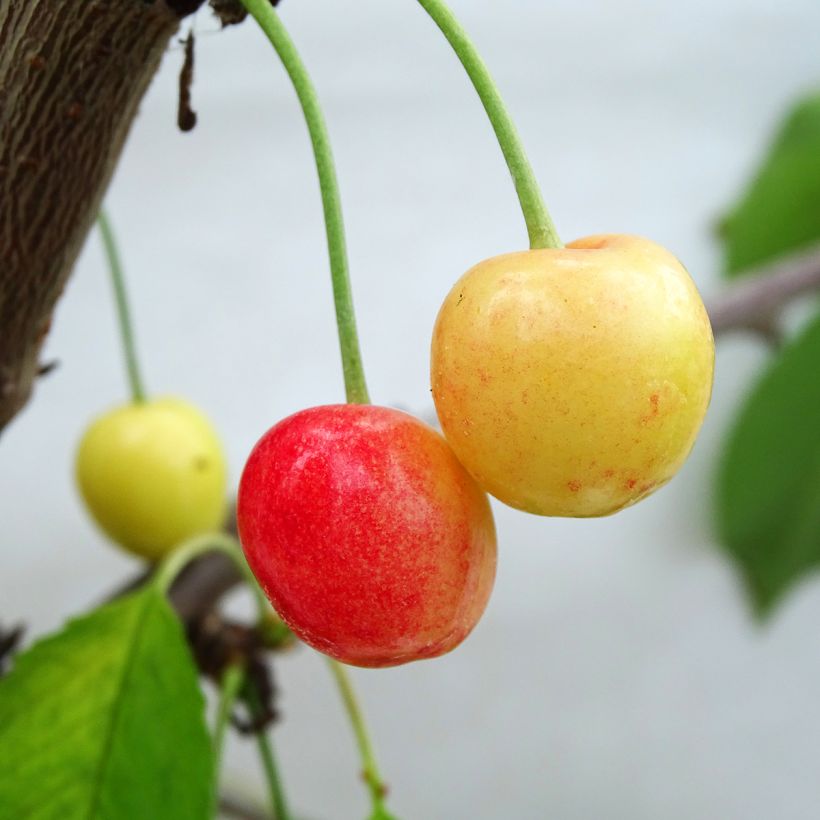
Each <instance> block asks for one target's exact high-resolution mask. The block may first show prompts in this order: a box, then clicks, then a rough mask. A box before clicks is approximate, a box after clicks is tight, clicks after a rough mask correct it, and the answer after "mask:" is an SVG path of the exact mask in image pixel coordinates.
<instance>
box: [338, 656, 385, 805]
mask: <svg viewBox="0 0 820 820" xmlns="http://www.w3.org/2000/svg"><path fill="white" fill-rule="evenodd" d="M326 660H327V663H328V666H329V667H330V671H331V672H332V673H333V677H334V678H335V680H336V685H337V687H338V689H339V694H340V695H341V696H342V702H343V703H344V707H345V711H346V712H347V716H348V718H349V719H350V724H351V726H352V727H353V734H354V735H355V736H356V744H357V745H358V747H359V755H360V757H361V761H362V777H363V778H364V781H365V783H366V784H367V788H368V789H369V791H370V799H371V803H372V806H373V815H372V817H373V818H377V817H379V818H388V817H390V815H389V814H388V812H387V809H386V808H385V805H384V798H385V795H386V794H387V788H386V786H385V784H384V781H383V780H382V778H381V775H380V774H379V767H378V764H377V763H376V755H375V754H374V752H373V744H372V743H371V741H370V736H369V734H368V731H367V724H366V723H365V719H364V714H363V713H362V709H361V706H359V702H358V699H357V698H356V692H355V690H354V688H353V681H352V680H351V679H350V675H349V674H348V672H347V668H346V667H345V666H344V665H343V664H341V663H339V662H338V661H337V660H334V659H333V658H327V659H326Z"/></svg>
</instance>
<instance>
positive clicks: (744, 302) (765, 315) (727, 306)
mask: <svg viewBox="0 0 820 820" xmlns="http://www.w3.org/2000/svg"><path fill="white" fill-rule="evenodd" d="M813 291H820V244H818V245H813V246H811V247H809V248H807V249H805V250H802V251H800V252H798V253H795V254H792V255H790V256H787V257H783V258H782V259H779V260H777V262H775V263H773V264H770V265H766V266H764V267H761V268H758V269H757V270H755V271H753V272H751V273H748V274H746V275H744V276H743V277H742V278H740V279H738V280H736V281H735V282H734V283H733V284H732V285H730V286H729V287H728V288H727V289H726V291H725V293H724V294H723V295H722V296H721V297H719V298H718V299H717V300H716V301H715V302H714V303H713V304H712V305H711V306H710V308H709V317H710V318H711V320H712V329H713V330H714V333H715V336H720V335H722V334H725V333H728V332H730V331H733V330H747V331H753V332H757V333H759V332H761V329H762V328H766V327H767V326H768V325H769V324H770V322H771V321H772V320H773V319H774V318H776V315H777V313H778V312H779V311H780V310H781V309H782V308H784V307H785V306H786V305H787V304H788V303H789V302H791V301H792V300H794V299H796V298H797V297H799V296H804V295H806V294H808V293H811V292H813Z"/></svg>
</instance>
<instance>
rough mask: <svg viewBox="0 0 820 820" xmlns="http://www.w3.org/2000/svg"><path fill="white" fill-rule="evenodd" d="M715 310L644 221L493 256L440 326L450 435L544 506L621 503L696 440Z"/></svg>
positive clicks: (440, 373) (521, 503)
mask: <svg viewBox="0 0 820 820" xmlns="http://www.w3.org/2000/svg"><path fill="white" fill-rule="evenodd" d="M714 355H715V352H714V341H713V339H712V331H711V327H710V325H709V318H708V316H707V314H706V310H705V308H704V306H703V303H702V301H701V299H700V296H699V295H698V292H697V290H696V288H695V285H694V283H693V282H692V279H691V278H690V276H689V274H688V273H687V272H686V269H685V268H684V267H683V265H681V264H680V262H678V260H677V259H675V257H674V256H672V254H671V253H669V252H668V251H666V250H664V249H663V248H662V247H660V246H659V245H656V244H655V243H653V242H650V241H649V240H646V239H641V238H639V237H635V236H593V237H589V238H587V239H581V240H578V241H577V242H573V243H571V244H570V245H568V246H567V247H566V248H549V249H540V250H530V251H524V252H521V253H512V254H507V255H505V256H499V257H496V258H493V259H488V260H486V261H485V262H482V263H480V264H479V265H477V266H476V267H474V268H473V269H472V270H470V271H468V272H467V273H466V274H465V275H464V276H463V277H462V278H461V279H460V280H459V281H458V282H457V284H456V285H455V286H454V287H453V289H452V290H451V291H450V294H449V295H448V296H447V298H446V300H445V302H444V304H443V306H442V308H441V311H440V313H439V316H438V319H437V322H436V327H435V331H434V336H433V345H432V355H431V365H432V367H431V369H432V386H433V398H434V401H435V404H436V409H437V411H438V416H439V420H440V422H441V426H442V429H443V431H444V435H445V437H446V438H447V441H448V442H449V443H450V445H451V446H452V448H453V450H454V451H455V453H456V455H457V456H458V458H459V459H460V460H461V462H462V463H463V464H464V465H465V467H466V468H467V469H468V470H469V471H470V473H471V474H472V476H473V477H474V478H475V479H476V481H477V482H478V484H479V485H480V486H481V487H483V488H484V489H485V490H487V491H488V492H490V493H491V494H492V495H494V496H496V497H497V498H499V499H500V500H501V501H503V502H505V503H506V504H509V505H510V506H512V507H517V508H519V509H522V510H526V511H528V512H532V513H538V514H540V515H562V516H579V517H581V516H598V515H607V514H609V513H613V512H616V511H617V510H620V509H622V508H623V507H625V506H627V505H629V504H632V503H634V502H635V501H638V500H639V499H641V498H643V497H644V496H646V495H648V494H649V493H651V492H653V491H654V490H656V489H657V488H658V487H661V486H662V485H663V484H665V483H666V482H667V481H669V479H670V478H671V477H672V476H673V475H674V474H675V473H676V472H677V470H678V469H679V468H680V467H681V465H682V464H683V462H684V460H685V459H686V456H687V455H688V454H689V451H690V450H691V448H692V445H693V443H694V441H695V437H696V435H697V433H698V430H699V428H700V426H701V422H702V421H703V417H704V415H705V413H706V408H707V405H708V403H709V397H710V395H711V390H712V377H713V371H714Z"/></svg>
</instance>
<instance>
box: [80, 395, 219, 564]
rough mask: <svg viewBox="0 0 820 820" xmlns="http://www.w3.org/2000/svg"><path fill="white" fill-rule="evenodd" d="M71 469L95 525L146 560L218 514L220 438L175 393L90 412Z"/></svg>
mask: <svg viewBox="0 0 820 820" xmlns="http://www.w3.org/2000/svg"><path fill="white" fill-rule="evenodd" d="M76 475H77V482H78V484H79V488H80V492H81V494H82V497H83V499H84V500H85V503H86V506H87V507H88V510H89V512H90V513H91V515H92V516H93V518H94V519H95V521H96V522H97V523H98V524H99V526H100V527H101V528H102V530H103V531H104V532H105V533H106V534H107V535H108V536H109V537H110V538H111V539H112V540H113V541H115V542H117V543H118V544H119V545H121V546H122V547H124V548H125V549H126V550H128V551H129V552H133V553H136V554H137V555H140V556H142V557H144V558H147V559H149V560H152V561H153V560H158V559H160V558H162V557H163V556H164V555H166V554H167V553H168V552H169V551H171V550H172V549H173V548H174V547H175V546H177V545H178V544H179V543H180V542H182V541H184V540H185V539H187V538H190V537H191V536H193V535H197V534H200V533H204V532H208V531H211V530H214V529H218V528H219V527H221V525H222V524H223V522H224V519H225V512H226V495H225V493H226V483H227V470H226V466H225V457H224V455H223V452H222V447H221V444H220V442H219V439H218V437H217V435H216V432H215V431H214V429H213V427H212V426H211V424H210V422H209V421H208V420H207V419H206V418H205V416H203V415H202V413H200V411H199V410H197V408H195V407H193V406H192V405H190V404H188V403H187V402H184V401H181V400H179V399H174V398H163V399H156V400H152V401H147V402H145V403H142V404H127V405H124V406H122V407H118V408H116V409H115V410H112V411H110V412H108V413H106V414H105V415H103V416H101V417H100V418H98V419H97V420H96V421H94V422H93V423H92V424H91V426H90V427H89V428H88V430H86V432H85V434H84V435H83V437H82V439H81V441H80V445H79V449H78V451H77V460H76Z"/></svg>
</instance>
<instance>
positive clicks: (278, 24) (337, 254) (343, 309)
mask: <svg viewBox="0 0 820 820" xmlns="http://www.w3.org/2000/svg"><path fill="white" fill-rule="evenodd" d="M242 4H243V5H244V6H245V8H246V9H247V10H248V12H250V14H251V15H252V16H253V17H254V19H255V20H256V22H257V23H258V24H259V26H260V28H261V29H262V31H263V32H264V33H265V35H266V36H267V38H268V39H269V40H270V42H271V44H272V45H273V47H274V49H276V53H277V54H278V55H279V59H280V60H281V61H282V64H283V65H284V67H285V70H286V71H287V73H288V75H289V76H290V79H291V82H292V83H293V87H294V89H295V91H296V95H297V97H298V98H299V103H300V105H301V106H302V111H303V112H304V115H305V121H306V122H307V127H308V131H309V132H310V140H311V142H312V143H313V153H314V155H315V157H316V169H317V171H318V173H319V185H320V188H321V192H322V207H323V208H324V214H325V226H326V230H327V245H328V252H329V254H330V274H331V277H332V280H333V299H334V303H335V307H336V323H337V325H338V329H339V344H340V346H341V351H342V369H343V370H344V380H345V391H346V393H347V400H348V401H349V402H354V403H356V404H367V403H368V401H369V399H368V395H367V384H366V382H365V377H364V370H363V367H362V354H361V350H360V347H359V337H358V332H357V330H356V316H355V313H354V310H353V296H352V293H351V287H350V275H349V271H348V262H347V246H346V242H345V231H344V222H343V220H342V201H341V197H340V195H339V183H338V180H337V178H336V167H335V164H334V162H333V153H332V151H331V150H330V140H329V137H328V133H327V125H326V124H325V119H324V115H323V114H322V109H321V107H320V105H319V99H318V97H317V95H316V90H315V88H314V87H313V83H312V82H311V80H310V76H309V75H308V73H307V70H306V69H305V66H304V63H303V62H302V60H301V58H300V57H299V52H298V51H297V50H296V47H295V46H294V44H293V40H291V38H290V35H289V34H288V32H287V30H286V29H285V27H284V26H283V25H282V21H281V20H280V19H279V15H278V14H277V13H276V11H274V9H273V7H272V6H271V4H270V0H242Z"/></svg>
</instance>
